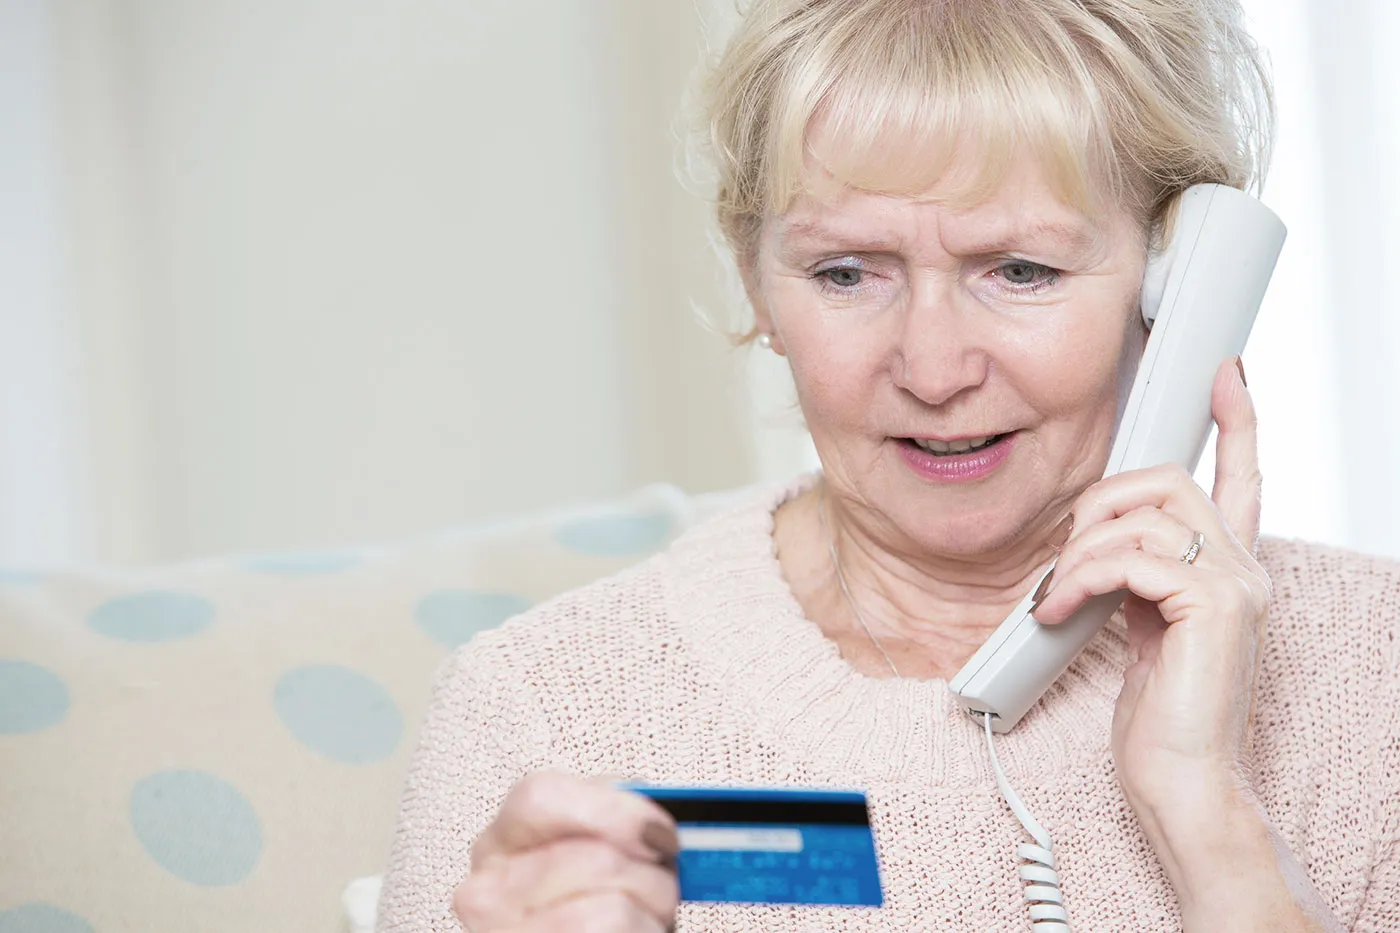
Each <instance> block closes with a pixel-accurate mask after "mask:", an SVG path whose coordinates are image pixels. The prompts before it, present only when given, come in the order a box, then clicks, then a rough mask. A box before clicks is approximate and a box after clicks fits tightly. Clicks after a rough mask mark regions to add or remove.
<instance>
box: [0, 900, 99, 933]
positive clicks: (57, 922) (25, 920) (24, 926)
mask: <svg viewBox="0 0 1400 933" xmlns="http://www.w3.org/2000/svg"><path fill="white" fill-rule="evenodd" d="M0 933H93V929H92V924H90V923H88V922H87V921H86V920H84V919H83V918H82V917H79V916H78V915H77V914H74V913H69V912H68V911H66V910H63V909H61V908H58V907H54V906H53V905H52V904H38V903H35V904H21V905H20V906H18V907H12V908H10V909H9V910H0Z"/></svg>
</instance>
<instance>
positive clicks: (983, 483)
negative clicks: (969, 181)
mask: <svg viewBox="0 0 1400 933" xmlns="http://www.w3.org/2000/svg"><path fill="white" fill-rule="evenodd" d="M954 177H956V174H955V173H954ZM929 194H930V196H931V197H930V199H917V198H902V197H893V196H888V195H879V194H871V193H866V192H859V191H855V190H852V189H849V188H842V189H839V190H833V193H832V194H830V195H829V196H817V195H806V196H804V197H802V198H800V199H799V200H798V201H797V202H796V203H795V204H794V205H793V207H792V209H791V210H789V211H788V212H787V213H786V214H784V215H783V216H781V217H777V218H774V219H773V220H772V221H770V222H769V223H767V224H765V226H764V229H763V232H762V235H761V239H760V242H759V246H758V251H757V255H756V262H755V265H754V268H753V269H752V270H750V272H749V274H748V275H747V282H748V285H749V291H750V295H751V297H752V298H753V301H754V307H755V309H756V311H757V313H758V324H759V326H760V328H761V329H763V330H766V331H769V332H771V333H772V335H773V342H774V347H775V348H776V349H777V350H778V351H779V352H781V353H784V354H785V355H786V356H787V358H788V360H789V363H790V364H791V367H792V373H793V377H794V379H795V382H796V384H797V391H798V397H799V401H800V403H801V406H802V412H803V415H804V416H805V419H806V422H807V425H808V427H809V428H810V430H811V433H812V437H813V439H814V441H815V443H816V447H817V451H818V453H819V454H820V456H821V460H822V464H823V466H824V470H825V474H826V476H827V479H828V481H829V482H830V483H832V484H833V485H834V486H835V488H836V489H837V490H838V491H839V492H840V493H841V495H842V496H843V498H844V499H846V500H847V501H849V502H851V503H853V504H854V505H856V507H857V508H858V509H859V507H860V506H862V505H863V506H864V507H865V509H866V511H864V514H863V516H862V519H863V520H864V521H867V522H872V523H875V524H876V525H878V526H880V527H879V528H878V530H879V531H881V532H883V533H885V534H886V535H889V534H891V533H892V534H894V535H896V536H897V543H898V544H900V545H903V546H912V547H914V548H916V549H917V550H919V551H922V552H931V553H936V554H943V555H948V556H956V557H962V558H971V559H977V558H979V557H981V558H984V559H993V558H994V555H996V554H997V553H998V552H1002V551H1008V550H1010V549H1014V548H1015V547H1016V544H1017V543H1018V542H1023V541H1025V540H1028V537H1027V536H1029V535H1035V534H1037V533H1039V532H1045V533H1048V532H1049V530H1050V529H1051V528H1052V527H1053V526H1054V525H1055V524H1056V523H1058V522H1059V521H1060V520H1061V519H1062V518H1063V517H1064V515H1065V513H1066V511H1067V510H1068V508H1069V506H1070V504H1071V502H1072V500H1073V498H1074V497H1075V496H1076V495H1077V494H1078V493H1079V492H1080V491H1082V490H1083V489H1084V488H1085V487H1086V486H1088V485H1089V484H1091V483H1093V482H1094V481H1095V480H1097V479H1098V478H1099V477H1100V476H1101V475H1102V472H1103V468H1104V465H1105V464H1106V462H1107V459H1108V452H1109V448H1110V446H1111V442H1112V435H1113V429H1114V425H1115V421H1116V417H1117V413H1118V411H1119V407H1120V399H1126V393H1127V390H1128V388H1129V387H1130V385H1131V379H1132V376H1133V373H1134V371H1135V370H1136V366H1137V361H1138V360H1139V359H1140V358H1141V354H1142V348H1143V346H1144V342H1145V335H1146V329H1145V326H1144V325H1143V323H1142V318H1141V316H1140V314H1139V312H1138V293H1139V290H1140V287H1141V283H1142V275H1143V266H1144V260H1145V249H1146V239H1145V235H1144V231H1143V229H1142V227H1141V225H1140V224H1139V223H1138V222H1136V221H1135V220H1134V219H1133V218H1132V217H1131V216H1130V215H1129V214H1127V212H1122V213H1116V214H1114V215H1112V216H1109V217H1105V218H1101V219H1099V220H1098V222H1097V223H1094V222H1091V220H1090V219H1089V218H1088V217H1087V216H1085V215H1084V214H1082V213H1080V212H1079V211H1077V210H1075V209H1073V208H1071V207H1069V206H1067V205H1066V204H1064V203H1063V202H1062V201H1060V200H1059V199H1058V198H1056V197H1055V195H1054V194H1053V193H1052V191H1051V189H1050V187H1049V186H1048V184H1046V182H1045V181H1044V180H1043V178H1042V176H1041V174H1040V173H1039V171H1038V170H1037V167H1036V166H1035V165H1034V164H1029V163H1027V164H1022V165H1020V166H1018V167H1017V168H1015V169H1013V170H1012V171H1011V172H1010V173H1009V174H1008V176H1007V181H1006V182H1005V183H1004V184H1003V185H1002V187H1001V188H1000V189H999V190H998V191H996V192H995V193H994V194H993V196H992V197H990V198H989V199H987V200H986V201H984V202H982V203H980V204H977V205H976V206H974V207H971V208H967V207H959V208H954V207H950V206H948V205H946V204H939V203H938V202H937V201H935V200H933V199H932V196H936V195H937V194H938V190H937V189H935V190H934V191H932V192H930V193H929ZM988 436H1001V439H1000V440H997V441H996V442H994V443H993V444H991V445H990V446H987V447H986V448H985V449H984V450H982V451H981V452H976V451H969V452H967V453H962V454H957V453H955V454H954V455H953V456H938V455H937V454H936V453H935V452H931V451H929V450H926V449H923V448H922V447H921V446H920V442H923V446H924V447H929V446H932V447H935V448H938V447H943V448H946V447H947V446H948V445H947V443H943V444H940V443H938V442H958V441H968V442H971V443H975V442H976V441H977V439H979V438H986V437H988ZM954 446H961V444H955V445H954Z"/></svg>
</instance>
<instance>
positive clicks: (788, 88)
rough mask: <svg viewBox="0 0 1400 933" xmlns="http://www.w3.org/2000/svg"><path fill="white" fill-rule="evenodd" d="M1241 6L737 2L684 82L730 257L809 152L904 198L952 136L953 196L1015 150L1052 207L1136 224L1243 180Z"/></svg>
mask: <svg viewBox="0 0 1400 933" xmlns="http://www.w3.org/2000/svg"><path fill="white" fill-rule="evenodd" d="M1241 19H1242V14H1241V11H1240V8H1239V4H1238V2H1237V0H754V2H753V4H752V6H751V7H750V8H749V10H748V11H747V13H746V14H745V15H744V17H743V21H742V22H741V24H740V25H739V27H738V31H737V32H736V33H735V34H734V35H733V36H732V38H731V40H730V42H729V45H728V47H727V48H726V49H725V51H724V53H723V55H722V56H721V58H720V59H719V61H718V63H717V64H715V65H714V67H713V68H712V69H711V70H710V72H709V74H708V76H707V77H706V79H705V81H704V84H703V86H702V93H703V95H704V108H705V113H706V117H707V121H706V122H707V131H708V132H707V136H708V139H707V143H708V148H709V150H710V152H709V158H710V161H711V162H712V165H713V169H714V171H715V174H716V178H715V182H716V190H715V194H716V198H717V205H716V209H717V215H718V218H717V219H718V221H719V226H720V230H721V232H722V233H723V235H724V237H725V239H726V240H727V241H728V243H729V246H730V248H731V249H732V250H733V252H734V255H735V258H736V259H737V261H738V262H739V263H740V265H741V266H743V265H747V264H749V263H751V262H752V261H753V258H754V256H755V250H756V247H757V238H758V234H759V231H760V230H761V228H762V225H763V222H764V220H765V219H766V218H767V217H769V216H772V215H775V214H781V213H782V212H783V211H785V210H786V209H787V208H788V207H789V206H790V205H791V203H792V199H793V198H794V197H796V196H797V195H798V194H799V193H800V191H801V187H802V184H803V178H804V177H805V176H804V169H805V168H806V166H807V164H808V161H809V160H811V159H815V160H816V161H817V163H818V164H819V165H820V166H821V167H822V168H824V169H825V170H826V171H828V172H830V173H831V175H832V176H833V177H834V179H835V181H837V182H838V183H842V184H847V185H850V186H852V187H855V188H859V189H862V190H867V191H877V192H882V193H890V194H909V195H912V194H915V193H918V192H922V191H926V190H928V188H929V187H930V186H931V185H932V184H933V183H934V182H935V181H938V180H939V179H940V178H941V176H942V175H943V173H944V171H945V169H946V168H947V167H948V165H949V164H950V163H951V161H952V160H953V158H954V155H955V154H956V153H957V152H959V151H961V150H960V147H963V146H967V147H970V151H971V152H973V153H975V155H976V160H977V163H978V165H979V171H978V177H977V178H973V179H968V180H967V182H968V183H967V184H966V185H961V184H960V185H959V186H958V188H957V194H956V196H957V197H960V198H970V199H975V198H977V197H978V196H979V195H982V194H985V193H987V192H989V191H990V190H991V189H992V187H993V186H994V185H996V184H997V183H998V182H999V181H1000V179H1001V178H1002V176H1003V174H1004V173H1005V171H1006V169H1007V168H1008V166H1009V165H1010V164H1011V163H1012V160H1013V158H1015V157H1016V156H1017V155H1018V154H1020V153H1023V152H1028V153H1030V154H1032V155H1034V156H1035V157H1036V158H1037V159H1038V160H1039V161H1040V163H1041V165H1042V168H1043V169H1044V170H1045V172H1046V174H1047V177H1048V178H1049V180H1050V182H1051V184H1052V185H1053V186H1054V188H1055V189H1056V193H1057V194H1058V195H1060V196H1061V197H1062V198H1063V199H1064V200H1065V201H1067V202H1068V203H1071V204H1073V205H1075V206H1077V207H1080V208H1081V209H1083V210H1084V211H1086V213H1090V214H1093V213H1095V212H1096V211H1098V210H1101V209H1102V208H1103V207H1104V206H1105V205H1107V204H1110V203H1116V204H1118V205H1122V206H1124V207H1126V208H1127V209H1128V210H1129V211H1130V212H1132V213H1133V215H1134V216H1136V217H1138V218H1139V219H1141V221H1142V222H1143V223H1144V224H1145V225H1148V226H1152V225H1159V224H1160V223H1161V222H1162V221H1163V219H1164V217H1165V216H1166V215H1167V212H1168V211H1169V209H1170V207H1171V205H1172V204H1173V202H1174V200H1175V197H1176V195H1177V194H1179V193H1180V192H1181V191H1182V190H1183V189H1185V188H1186V187H1188V186H1190V185H1193V184H1197V183H1201V182H1215V183H1219V184H1225V185H1231V186H1233V187H1237V188H1251V187H1253V188H1255V189H1256V190H1257V188H1258V186H1260V185H1262V181H1263V175H1264V172H1265V169H1266V166H1267V163H1268V158H1269V151H1270V147H1271V140H1272V123H1273V119H1272V118H1273V101H1272V95H1271V91H1270V87H1269V81H1268V77H1267V74H1266V73H1265V70H1264V67H1263V64H1262V62H1261V59H1260V54H1259V52H1258V49H1257V48H1256V46H1255V45H1254V43H1253V41H1252V40H1251V39H1250V37H1249V35H1248V34H1247V33H1246V31H1245V29H1244V27H1243V24H1242V22H1241ZM944 181H946V179H945V180H944Z"/></svg>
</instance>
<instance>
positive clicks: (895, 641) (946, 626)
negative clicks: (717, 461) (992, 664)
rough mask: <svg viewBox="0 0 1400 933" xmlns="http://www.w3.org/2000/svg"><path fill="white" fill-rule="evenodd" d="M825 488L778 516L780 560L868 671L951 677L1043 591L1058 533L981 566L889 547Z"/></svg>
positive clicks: (849, 654) (801, 595)
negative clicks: (1041, 586)
mask: <svg viewBox="0 0 1400 933" xmlns="http://www.w3.org/2000/svg"><path fill="white" fill-rule="evenodd" d="M823 484H824V480H823V481H819V482H818V485H817V486H815V487H813V488H812V489H810V490H808V491H807V492H805V493H803V494H802V495H801V496H799V497H797V498H796V499H793V500H791V501H790V502H788V503H787V504H785V505H784V506H783V507H782V508H781V509H779V510H778V513H777V516H776V526H775V531H774V536H775V539H776V541H777V547H778V556H779V560H780V562H781V564H782V567H783V572H784V574H785V575H786V576H787V579H788V582H789V584H790V585H791V587H792V589H793V593H794V595H795V596H796V597H797V599H798V602H799V603H801V604H802V607H803V609H804V611H805V612H806V614H807V617H808V618H809V619H811V620H812V621H813V622H815V623H816V624H817V625H818V626H820V627H821V629H822V631H823V633H824V634H826V636H827V637H828V638H831V639H832V640H833V641H835V642H836V643H837V645H838V647H839V648H840V649H841V652H842V654H843V655H844V656H845V657H846V658H847V659H848V660H849V661H850V663H851V664H853V665H854V666H855V667H857V669H859V670H861V671H862V673H866V674H869V675H872V676H880V677H883V676H888V675H889V669H888V664H887V663H886V661H885V657H884V655H888V656H889V659H890V661H892V662H893V664H894V665H895V667H896V668H897V669H898V672H899V673H900V674H901V675H903V676H905V677H915V678H921V679H923V678H941V679H949V678H951V677H952V676H953V675H954V674H956V673H957V671H958V670H959V669H960V668H961V667H962V666H963V664H965V663H966V661H967V659H968V658H970V657H971V656H972V654H973V653H974V652H975V651H976V650H977V648H978V647H979V646H981V644H982V643H983V642H984V641H986V639H987V636H988V635H990V634H991V632H992V631H993V630H995V629H996V627H997V626H998V625H1000V624H1001V622H1002V621H1003V620H1004V619H1005V618H1006V616H1007V615H1008V614H1009V613H1010V612H1011V610H1012V609H1013V608H1014V607H1015V606H1016V605H1017V604H1018V603H1019V602H1020V601H1021V600H1022V599H1023V598H1024V597H1025V595H1026V594H1027V593H1028V592H1030V591H1031V590H1032V589H1034V588H1035V586H1036V585H1037V584H1039V582H1040V580H1041V578H1042V577H1043V576H1044V574H1045V572H1046V571H1047V570H1048V569H1049V565H1050V563H1051V561H1053V560H1054V557H1055V554H1056V548H1055V547H1054V546H1053V544H1052V543H1051V539H1052V537H1053V533H1054V529H1053V528H1051V529H1047V530H1046V533H1044V534H1036V535H1028V536H1027V539H1028V540H1027V541H1026V542H1024V543H1023V544H1021V545H1019V546H1018V547H1017V548H1015V549H1013V550H1009V551H1008V552H1007V553H1005V554H998V555H989V556H987V557H985V558H979V559H969V558H964V557H959V556H946V555H928V554H913V553H910V552H907V551H904V550H900V549H897V548H893V547H890V546H889V545H888V544H886V543H885V542H883V541H881V540H879V539H878V538H877V537H876V535H875V534H874V533H872V531H871V530H870V529H869V527H868V526H867V525H866V524H864V523H862V522H861V521H860V520H859V514H858V513H857V512H855V511H854V510H852V509H850V508H848V507H847V506H846V505H845V504H844V503H842V502H841V500H840V499H839V498H838V497H836V496H833V495H831V494H829V493H826V494H825V495H823V492H822V486H823ZM823 498H824V499H825V503H823V502H822V499H823ZM823 511H824V512H825V521H823ZM828 534H829V535H830V537H828ZM828 542H830V543H831V544H832V545H834V549H835V552H836V555H837V559H838V560H839V562H840V567H841V575H842V576H844V578H845V581H846V585H847V589H848V591H849V595H850V599H849V601H848V600H847V598H846V595H845V594H843V593H842V591H841V587H840V583H839V579H838V576H837V573H836V570H835V568H834V567H833V565H832V558H831V551H830V548H829V545H828ZM852 603H853V604H854V607H853V606H852V605H851V604H852ZM857 610H858V612H859V617H858V616H857V614H856V613H857ZM862 620H863V621H864V625H865V627H868V629H869V635H868V636H867V634H866V632H865V630H864V628H863V627H862V625H861V621H862ZM872 638H873V639H875V640H877V644H871V640H872Z"/></svg>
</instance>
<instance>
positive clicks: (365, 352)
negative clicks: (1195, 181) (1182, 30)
mask: <svg viewBox="0 0 1400 933" xmlns="http://www.w3.org/2000/svg"><path fill="white" fill-rule="evenodd" d="M1246 6H1247V7H1248V9H1249V11H1250V14H1251V16H1252V22H1253V28H1254V32H1255V35H1256V36H1257V38H1258V39H1259V41H1260V43H1261V44H1262V45H1263V46H1264V47H1265V48H1266V49H1267V51H1268V52H1269V55H1270V57H1271V59H1272V63H1273V69H1274V74H1275V79H1276V90H1277V95H1278V101H1279V114H1280V123H1279V135H1278V149H1277V152H1276V158H1275V163H1274V171H1273V174H1272V175H1271V178H1270V182H1269V185H1268V187H1267V189H1266V194H1265V200H1266V201H1267V202H1269V203H1270V204H1271V205H1272V206H1273V207H1274V208H1275V210H1277V211H1278V212H1279V213H1280V214H1281V215H1282V216H1283V217H1284V219H1285V221H1286V222H1287V223H1288V224H1289V227H1290V231H1291V235H1290V239H1289V243H1288V246H1287V247H1286V249H1285V252H1284V255H1283V258H1282V260H1281V261H1280V266H1279V269H1278V272H1277V274H1276V275H1275V278H1274V282H1273V285H1272V288H1271V291H1270V294H1269V297H1268V299H1267V301H1266V304H1265V307H1264V309H1263V311H1262V313H1261V316H1260V320H1259V324H1258V325H1257V327H1256V329H1255V334H1254V337H1253V338H1252V340H1251V343H1250V347H1249V349H1248V351H1247V352H1246V354H1245V361H1246V365H1247V370H1248V374H1249V382H1250V386H1251V388H1252V389H1253V390H1254V391H1255V393H1256V399H1257V403H1258V406H1259V409H1260V417H1261V421H1262V428H1261V456H1262V463H1263V472H1264V475H1265V478H1266V484H1265V512H1264V526H1265V530H1266V532H1269V533H1274V534H1282V535H1291V536H1298V537H1305V538H1311V539H1314V540H1321V541H1325V542H1329V543H1334V544H1339V545H1344V546H1348V547H1353V548H1357V549H1361V550H1368V551H1374V552H1382V553H1389V554H1394V555H1398V556H1400V366H1397V365H1396V364H1397V363H1400V297H1397V296H1396V292H1395V283H1396V282H1397V281H1400V186H1398V185H1397V181H1396V175H1395V166H1396V165H1398V164H1400V104H1397V100H1400V58H1398V57H1397V56H1395V55H1394V54H1393V51H1392V50H1391V49H1390V48H1389V38H1390V37H1393V36H1394V35H1396V34H1398V33H1400V5H1397V4H1394V3H1389V2H1386V0H1250V2H1248V3H1247V4H1246ZM734 15H735V14H734V9H733V0H691V2H684V3H679V2H677V3H667V2H661V0H539V2H535V3H529V4H525V3H501V2H496V3H487V2H480V0H477V2H470V0H413V2H408V3H404V2H399V3H388V2H374V0H277V2H275V3H274V2H252V3H250V2H246V0H238V2H235V0H0V564H5V565H13V566H31V565H44V564H52V563H66V562H92V561H117V562H150V561H158V560H168V559H180V558H187V557H194V556H200V555H209V554H217V553H226V552H249V551H261V550H287V549H294V548H312V547H315V548H320V547H327V546H335V545H337V544H342V543H350V542H364V541H373V540H382V539H387V538H393V537H399V536H405V535H411V534H415V533H418V532H422V531H425V530H428V529H432V528H439V527H442V526H446V525H453V524H459V523H463V522H473V521H479V520H484V519H489V518H494V517H499V516H504V515H507V514H512V513H516V512H520V511H525V510H532V509H538V508H544V507H551V506H556V505H562V504H566V503H572V502H580V501H584V500H589V499H595V498H598V497H602V496H608V495H612V494H616V493H620V492H623V491H625V490H628V489H631V488H634V487H636V486H639V485H641V484H644V483H648V482H652V481H666V482H671V483H675V484H677V485H679V486H681V487H683V488H684V489H686V490H687V491H690V492H704V491H709V490H715V489H723V488H729V487H733V486H738V485H741V484H745V483H750V482H755V481H759V480H764V479H771V478H778V477H784V476H788V475H791V474H793V473H794V472H796V471H798V470H801V469H805V468H807V467H808V466H810V465H811V464H812V462H813V459H812V453H811V450H810V445H809V442H808V441H807V440H806V439H805V437H804V435H803V432H802V430H801V426H800V422H799V419H798V418H797V416H796V414H795V413H794V412H793V410H792V398H791V390H790V388H789V387H788V386H787V384H786V383H785V381H784V373H783V370H782V365H781V363H780V361H778V360H777V359H776V358H773V357H771V356H765V355H762V354H759V353H756V352H752V351H747V350H744V351H735V350H731V349H729V347H728V344H727V343H726V341H725V339H724V338H723V336H722V335H720V334H719V333H717V332H716V331H715V330H714V328H712V327H707V326H705V325H704V324H702V320H704V319H705V318H707V317H708V318H709V319H711V320H714V321H719V322H724V321H726V320H735V319H737V318H738V315H739V314H740V313H741V312H742V308H741V307H740V305H739V303H738V300H737V296H736V294H735V290H734V288H733V286H732V284H731V283H730V281H729V280H728V278H727V277H726V275H725V274H724V272H723V270H722V268H721V264H720V263H719V261H718V260H717V259H716V257H715V255H714V252H713V250H712V249H711V246H710V241H709V210H708V206H707V205H706V204H705V203H704V201H703V200H702V199H701V198H699V197H697V196H696V195H695V194H694V193H691V192H688V191H687V190H686V188H685V187H684V186H683V185H682V184H681V183H680V182H679V181H678V176H679V175H681V174H683V171H684V166H683V146H682V142H681V138H682V137H683V135H684V133H685V131H686V128H687V126H688V125H689V121H688V120H687V119H686V117H685V115H684V114H683V108H682V100H683V94H684V91H685V88H686V86H687V84H688V82H689V79H690V77H691V73H692V70H693V69H694V67H695V66H696V64H697V63H698V62H700V61H701V60H702V58H703V57H704V55H705V54H706V53H705V49H706V47H707V45H709V46H718V45H719V44H720V43H721V42H722V40H723V36H724V34H725V31H726V29H727V27H728V24H729V23H730V22H732V20H733V18H734ZM1210 469H1211V464H1210V462H1209V458H1208V460H1207V462H1206V463H1205V464H1203V465H1202V470H1201V473H1200V476H1201V477H1203V478H1204V479H1205V481H1206V482H1207V483H1208V482H1209V476H1210Z"/></svg>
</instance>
